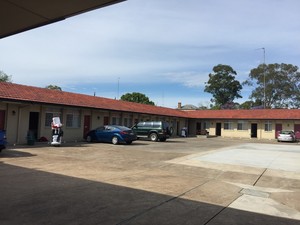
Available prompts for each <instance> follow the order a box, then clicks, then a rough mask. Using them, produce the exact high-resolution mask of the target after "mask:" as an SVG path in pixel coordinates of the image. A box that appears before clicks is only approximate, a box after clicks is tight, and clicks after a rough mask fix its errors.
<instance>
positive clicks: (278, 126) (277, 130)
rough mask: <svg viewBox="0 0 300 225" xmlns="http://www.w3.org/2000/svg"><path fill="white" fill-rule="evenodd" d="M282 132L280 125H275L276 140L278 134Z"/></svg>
mask: <svg viewBox="0 0 300 225" xmlns="http://www.w3.org/2000/svg"><path fill="white" fill-rule="evenodd" d="M281 130H282V124H279V123H277V124H276V125H275V138H276V139H277V137H278V134H279V132H280V131H281Z"/></svg>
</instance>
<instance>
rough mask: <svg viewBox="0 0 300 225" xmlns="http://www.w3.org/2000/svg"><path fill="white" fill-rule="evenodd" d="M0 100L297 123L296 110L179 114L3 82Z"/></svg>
mask: <svg viewBox="0 0 300 225" xmlns="http://www.w3.org/2000/svg"><path fill="white" fill-rule="evenodd" d="M0 100H4V101H20V102H30V103H43V104H53V105H65V106H75V107H86V108H94V109H106V110H115V111H123V112H135V113H145V114H151V115H161V116H172V117H181V118H194V119H227V120H230V119H240V120H242V119H256V120H266V119H270V120H271V119H284V120H300V110H299V109H253V110H194V111H181V110H177V109H171V108H166V107H158V106H152V105H145V104H139V103H133V102H125V101H121V100H114V99H109V98H102V97H95V96H90V95H83V94H77V93H71V92H65V91H58V90H50V89H47V88H39V87H32V86H26V85H20V84H14V83H6V82H0Z"/></svg>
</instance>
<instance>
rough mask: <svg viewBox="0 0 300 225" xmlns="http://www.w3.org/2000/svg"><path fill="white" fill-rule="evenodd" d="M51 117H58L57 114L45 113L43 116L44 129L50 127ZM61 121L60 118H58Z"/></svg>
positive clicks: (58, 114)
mask: <svg viewBox="0 0 300 225" xmlns="http://www.w3.org/2000/svg"><path fill="white" fill-rule="evenodd" d="M53 117H60V113H59V112H46V114H45V127H51V123H52V118H53ZM60 119H61V121H62V118H60Z"/></svg>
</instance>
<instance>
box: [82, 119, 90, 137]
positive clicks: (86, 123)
mask: <svg viewBox="0 0 300 225" xmlns="http://www.w3.org/2000/svg"><path fill="white" fill-rule="evenodd" d="M83 123H84V124H83V137H85V136H86V134H87V133H88V132H89V130H90V129H91V116H90V115H85V116H84V122H83Z"/></svg>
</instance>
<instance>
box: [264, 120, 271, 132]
mask: <svg viewBox="0 0 300 225" xmlns="http://www.w3.org/2000/svg"><path fill="white" fill-rule="evenodd" d="M265 131H272V122H271V121H266V122H265Z"/></svg>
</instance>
